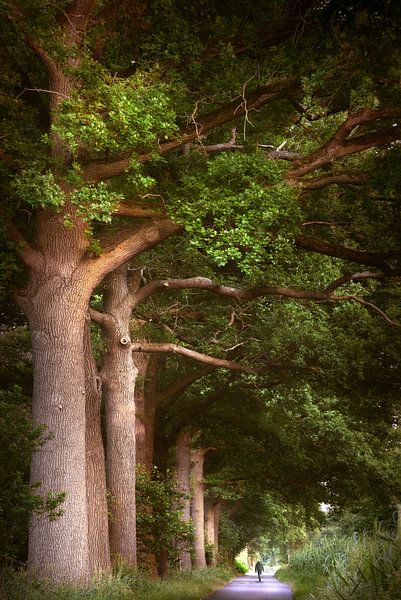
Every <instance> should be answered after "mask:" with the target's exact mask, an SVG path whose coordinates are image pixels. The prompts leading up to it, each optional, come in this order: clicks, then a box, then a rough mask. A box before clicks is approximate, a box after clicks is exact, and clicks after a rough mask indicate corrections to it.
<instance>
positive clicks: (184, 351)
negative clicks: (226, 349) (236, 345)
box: [131, 342, 255, 373]
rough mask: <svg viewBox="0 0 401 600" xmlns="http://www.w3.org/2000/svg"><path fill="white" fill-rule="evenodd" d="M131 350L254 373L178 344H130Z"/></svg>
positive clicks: (229, 361) (250, 369)
mask: <svg viewBox="0 0 401 600" xmlns="http://www.w3.org/2000/svg"><path fill="white" fill-rule="evenodd" d="M131 349H132V351H133V352H168V353H171V354H181V355H182V356H187V357H188V358H192V359H193V360H197V361H199V362H203V363H206V364H209V365H212V366H213V367H216V368H221V367H222V368H224V369H229V370H230V371H242V372H244V373H255V370H254V369H252V368H251V367H248V366H246V365H241V364H239V363H237V362H234V361H232V360H226V359H224V358H216V357H214V356H210V355H208V354H203V353H201V352H196V351H195V350H191V349H189V348H185V347H184V346H180V345H178V344H170V343H154V342H138V343H134V344H131Z"/></svg>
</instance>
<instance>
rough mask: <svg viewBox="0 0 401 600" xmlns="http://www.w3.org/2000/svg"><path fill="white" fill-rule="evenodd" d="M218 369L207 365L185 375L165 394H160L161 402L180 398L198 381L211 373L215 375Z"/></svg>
mask: <svg viewBox="0 0 401 600" xmlns="http://www.w3.org/2000/svg"><path fill="white" fill-rule="evenodd" d="M217 368H218V367H217V366H215V365H211V364H210V365H209V364H205V365H204V366H202V367H199V369H196V371H191V372H190V373H187V374H186V375H183V376H182V377H180V379H177V380H176V381H175V382H174V383H172V384H171V385H170V386H169V387H168V388H167V389H166V390H164V392H159V394H158V398H159V402H160V403H163V402H166V401H168V400H170V398H173V396H179V395H180V394H183V393H184V392H185V390H187V389H188V388H189V386H190V385H191V384H192V383H194V382H195V381H198V379H201V378H202V377H206V375H209V374H210V373H213V371H215V370H216V369H217Z"/></svg>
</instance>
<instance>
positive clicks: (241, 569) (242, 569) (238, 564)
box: [234, 558, 249, 573]
mask: <svg viewBox="0 0 401 600" xmlns="http://www.w3.org/2000/svg"><path fill="white" fill-rule="evenodd" d="M234 568H235V570H236V571H237V573H248V570H249V569H248V567H247V566H246V564H245V563H243V562H242V561H241V560H238V559H237V558H236V559H235V561H234Z"/></svg>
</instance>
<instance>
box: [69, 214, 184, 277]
mask: <svg viewBox="0 0 401 600" xmlns="http://www.w3.org/2000/svg"><path fill="white" fill-rule="evenodd" d="M181 230H182V225H177V224H175V223H173V221H171V219H169V218H161V219H155V220H154V221H153V222H151V223H149V224H146V225H143V226H142V227H139V228H136V229H134V230H131V233H130V234H129V235H128V234H127V233H126V234H125V235H124V237H123V239H122V240H121V241H120V240H118V237H117V239H116V241H113V240H112V243H111V245H110V246H109V248H108V249H107V251H105V252H104V253H103V254H101V255H100V256H98V257H97V258H88V259H86V260H85V261H83V263H82V265H81V267H80V268H82V269H83V270H84V272H86V273H88V272H89V273H90V274H91V276H92V277H93V282H94V285H97V284H98V283H100V281H101V280H102V279H103V277H104V276H105V275H106V274H107V273H109V272H110V271H113V270H114V269H116V268H117V267H119V266H121V265H122V264H124V263H125V262H127V261H128V260H129V259H130V258H133V257H134V256H137V255H138V254H140V253H141V252H144V251H145V250H149V249H150V248H153V247H154V246H156V245H157V244H159V243H160V242H162V241H163V240H165V239H167V238H169V237H170V236H171V235H174V234H176V233H178V232H179V231H181ZM88 267H89V269H88Z"/></svg>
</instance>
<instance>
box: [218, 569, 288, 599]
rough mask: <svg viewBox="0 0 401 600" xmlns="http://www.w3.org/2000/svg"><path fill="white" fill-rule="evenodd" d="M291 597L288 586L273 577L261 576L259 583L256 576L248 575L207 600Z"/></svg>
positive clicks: (234, 581)
mask: <svg viewBox="0 0 401 600" xmlns="http://www.w3.org/2000/svg"><path fill="white" fill-rule="evenodd" d="M292 597H293V596H292V590H291V588H290V586H289V585H286V584H285V583H281V582H280V581H278V580H277V579H276V578H275V577H273V576H271V575H262V581H261V582H259V581H258V576H257V575H256V574H255V575H253V574H250V573H248V574H247V575H244V576H243V577H237V578H236V579H234V580H233V581H231V582H230V583H228V584H227V585H226V586H224V587H223V588H221V589H220V590H217V591H216V592H214V594H212V595H211V596H209V597H208V599H207V600H292Z"/></svg>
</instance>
